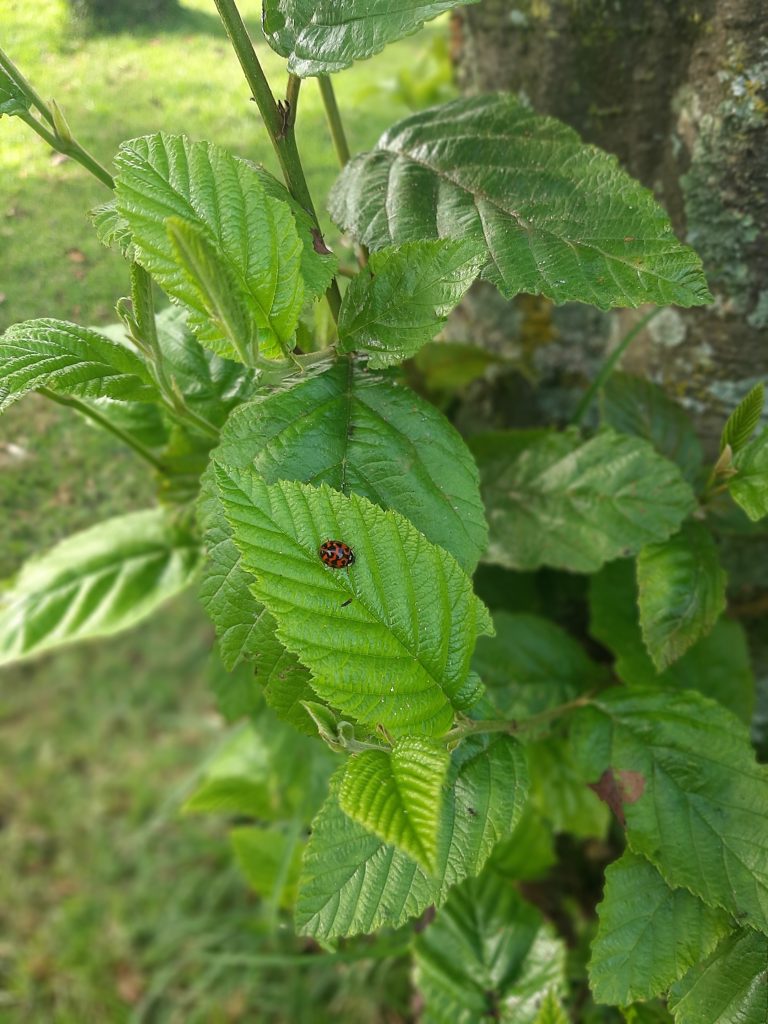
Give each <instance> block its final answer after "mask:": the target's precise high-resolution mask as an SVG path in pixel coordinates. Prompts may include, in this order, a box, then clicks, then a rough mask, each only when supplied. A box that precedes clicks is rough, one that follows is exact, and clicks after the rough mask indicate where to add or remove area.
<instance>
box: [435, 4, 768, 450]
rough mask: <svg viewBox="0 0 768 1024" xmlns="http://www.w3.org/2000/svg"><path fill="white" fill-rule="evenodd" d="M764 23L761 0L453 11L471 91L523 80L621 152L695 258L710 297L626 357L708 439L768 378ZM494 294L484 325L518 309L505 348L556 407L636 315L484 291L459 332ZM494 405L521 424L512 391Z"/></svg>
mask: <svg viewBox="0 0 768 1024" xmlns="http://www.w3.org/2000/svg"><path fill="white" fill-rule="evenodd" d="M767 26H768V0H517V2H510V0H483V2H482V3H480V4H479V5H477V6H471V7H466V8H463V9H461V10H460V12H459V13H457V14H456V15H455V20H454V41H455V53H456V58H457V66H458V74H459V79H460V82H461V84H462V87H463V88H464V90H465V91H467V92H478V91H487V90H492V89H509V90H512V91H515V92H519V93H521V94H522V95H524V96H525V97H527V99H528V100H529V101H530V103H531V105H532V106H533V108H534V109H535V110H536V111H537V112H538V113H542V114H552V115H554V116H556V117H558V118H560V119H562V120H563V121H565V122H567V123H568V124H570V125H571V126H573V127H574V128H575V129H576V130H577V131H579V133H580V134H581V135H582V137H583V138H584V139H586V140H587V141H589V142H593V143H595V144H597V145H599V146H601V147H603V148H604V149H607V150H609V151H611V152H613V153H615V154H616V155H617V156H618V157H619V159H620V160H621V162H622V164H623V165H624V166H625V167H626V168H627V170H629V171H630V172H631V173H632V174H633V175H635V176H636V177H637V178H639V179H640V180H641V181H642V182H643V183H644V184H646V185H647V186H648V187H649V188H652V189H653V190H654V192H655V193H656V195H657V197H658V198H659V200H660V202H661V203H662V205H663V206H664V207H665V208H666V209H667V210H668V212H669V213H670V215H671V217H672V220H673V223H674V226H675V229H676V231H677V232H678V235H679V236H680V237H682V238H686V239H687V240H688V241H689V242H690V243H691V244H692V245H694V246H695V248H696V249H697V250H698V252H699V253H700V255H701V256H702V258H703V260H704V263H705V268H706V271H707V276H708V279H709V282H710V288H711V290H712V292H713V294H714V295H715V300H716V301H715V304H714V305H713V306H711V307H709V308H707V309H703V310H688V311H686V310H677V309H669V310H665V311H664V312H663V313H662V314H659V315H658V316H657V317H656V318H655V319H654V320H653V321H652V322H651V324H650V325H649V327H648V329H647V330H646V331H645V332H644V333H643V334H642V335H641V336H640V337H639V338H638V339H637V340H636V341H635V342H634V343H633V346H632V348H631V350H630V352H629V354H628V356H627V357H626V358H625V361H624V366H625V367H626V368H627V369H630V370H632V371H633V372H637V373H640V374H644V375H648V376H650V377H651V378H652V379H654V380H656V381H657V382H660V383H662V384H663V385H665V386H666V387H667V388H668V389H669V390H670V391H672V392H673V393H674V394H676V395H677V396H678V397H679V398H680V399H681V400H682V401H683V403H684V404H685V405H687V407H688V408H689V409H690V410H692V411H693V413H694V414H695V416H696V420H697V425H698V429H699V432H700V434H701V436H702V439H703V440H704V442H705V444H706V445H707V446H708V447H709V449H710V450H711V449H712V448H713V447H714V446H715V444H716V442H717V439H718V437H719V432H720V429H721V426H722V422H723V416H724V413H725V412H727V411H729V410H730V408H731V407H732V406H733V405H734V404H735V402H736V401H737V400H738V399H739V398H740V397H741V396H742V395H743V394H744V393H745V392H746V391H747V390H748V389H749V387H750V386H751V385H752V384H753V383H755V381H756V380H758V379H761V378H765V377H766V376H767V375H768V34H767V33H766V27H767ZM489 304H490V308H491V309H492V313H491V319H492V324H491V327H490V328H488V327H487V326H486V327H484V328H483V330H484V331H485V334H486V336H488V333H489V331H490V334H491V336H492V338H498V337H500V336H501V335H502V334H503V329H502V328H501V326H500V325H501V323H502V322H504V324H505V328H504V329H506V330H507V332H508V333H509V328H510V320H509V318H510V317H511V318H512V324H511V326H512V334H513V337H514V339H515V340H514V342H513V343H512V346H513V348H514V349H515V350H516V352H517V354H518V355H519V356H522V357H523V358H524V359H527V360H528V362H529V365H530V366H531V368H532V369H533V370H534V371H535V373H536V374H537V376H538V377H539V379H540V380H542V379H543V381H544V383H545V384H546V383H549V384H550V388H549V389H548V388H546V387H545V388H543V389H542V391H544V392H545V395H546V393H547V391H549V394H548V397H545V404H546V403H547V402H548V403H549V407H548V408H546V412H547V413H548V414H550V415H551V414H552V413H553V412H554V413H555V414H557V413H558V412H559V413H560V415H561V416H564V415H567V413H568V408H567V406H568V404H569V399H570V398H572V395H573V391H571V392H570V395H569V388H573V387H574V386H575V385H578V383H579V378H581V380H582V381H583V380H584V379H585V378H587V377H589V376H591V374H592V373H593V372H594V369H595V368H596V366H597V365H598V364H599V362H600V360H601V358H602V356H603V354H604V351H605V349H606V348H607V347H610V345H611V343H612V342H615V340H616V339H617V338H618V337H620V336H621V335H622V334H623V333H624V331H625V330H626V329H627V328H628V327H629V326H630V325H631V324H632V323H633V322H635V321H636V320H637V319H639V316H640V315H642V311H641V312H640V313H638V312H636V311H623V312H621V313H614V314H611V315H609V316H603V315H600V314H595V313H593V312H591V311H587V310H585V309H584V308H579V307H578V306H573V307H563V308H560V309H557V310H551V309H549V308H548V304H546V303H541V302H536V301H533V300H524V301H523V302H522V303H518V304H517V308H516V309H515V310H514V311H512V312H511V313H510V312H507V313H505V312H504V311H503V310H502V309H501V307H500V306H499V304H498V303H496V302H495V301H494V300H492V299H491V298H490V296H488V295H487V294H486V293H482V295H478V294H477V293H476V294H475V297H474V303H472V302H471V303H470V306H469V308H468V309H467V310H466V311H465V320H464V322H463V323H461V324H460V325H459V327H458V333H461V332H462V331H466V330H470V329H471V330H472V331H473V332H476V331H477V330H478V323H477V313H478V310H480V309H483V310H487V309H488V307H489ZM507 345H508V346H509V342H507ZM552 386H554V390H553V387H552ZM506 387H507V388H509V387H511V385H509V384H507V385H506ZM513 390H514V389H513ZM498 397H499V396H498V395H496V399H498ZM486 406H488V407H489V408H490V407H491V406H494V407H495V409H494V412H493V413H492V414H490V413H489V414H488V416H486V418H490V419H491V420H493V421H495V422H498V421H499V417H500V415H503V417H504V418H505V419H507V420H508V421H510V422H514V421H515V418H516V417H515V415H514V413H513V412H510V408H511V406H510V403H502V406H506V409H507V411H506V412H505V413H503V414H500V412H499V408H500V406H499V404H498V402H497V401H491V402H486ZM479 411H480V413H481V414H482V410H479ZM486 412H487V410H486ZM477 413H478V409H477V408H475V409H474V410H473V411H472V415H475V414H477Z"/></svg>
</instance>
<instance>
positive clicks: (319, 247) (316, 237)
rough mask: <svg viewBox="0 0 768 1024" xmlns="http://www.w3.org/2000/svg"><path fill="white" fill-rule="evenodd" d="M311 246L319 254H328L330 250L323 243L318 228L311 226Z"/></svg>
mask: <svg viewBox="0 0 768 1024" xmlns="http://www.w3.org/2000/svg"><path fill="white" fill-rule="evenodd" d="M312 247H313V248H314V250H315V252H318V253H320V255H321V256H330V255H331V250H330V249H329V248H328V246H327V245H326V244H325V240H324V239H323V236H322V233H321V231H320V228H312Z"/></svg>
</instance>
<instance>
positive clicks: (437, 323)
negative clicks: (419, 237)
mask: <svg viewBox="0 0 768 1024" xmlns="http://www.w3.org/2000/svg"><path fill="white" fill-rule="evenodd" d="M481 263H482V259H481V257H480V255H479V254H478V247H477V245H476V244H475V243H473V242H466V241H465V242H453V241H450V240H443V241H436V242H410V243H408V244H407V245H401V246H398V247H397V248H392V249H383V250H382V251H381V252H378V253H372V255H371V258H370V261H369V263H368V266H367V267H365V268H364V269H363V270H361V271H360V273H359V274H358V275H357V276H356V277H354V278H353V279H352V281H351V282H350V285H349V288H347V291H346V292H345V294H344V300H343V302H342V304H341V313H340V315H339V340H340V342H341V347H342V350H343V351H346V352H350V351H353V350H357V351H358V352H367V353H368V357H369V358H368V365H369V366H371V367H374V368H379V367H382V366H391V365H392V364H393V363H399V362H402V361H403V360H404V359H407V358H408V357H409V356H412V355H415V354H416V352H418V350H419V349H420V348H421V346H422V345H425V344H426V343H427V342H428V341H431V340H432V338H434V336H435V335H436V334H437V332H438V331H439V330H440V328H441V327H442V325H443V324H444V323H445V320H446V318H447V316H448V314H449V313H450V312H451V310H452V309H453V308H454V306H456V305H457V304H458V302H459V300H460V299H461V297H462V295H463V294H464V292H465V291H466V290H467V288H469V286H470V285H471V284H472V282H473V280H474V279H475V278H476V277H477V275H478V273H479V271H480V266H481Z"/></svg>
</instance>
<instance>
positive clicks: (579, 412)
mask: <svg viewBox="0 0 768 1024" xmlns="http://www.w3.org/2000/svg"><path fill="white" fill-rule="evenodd" d="M663 308H664V307H663V306H657V307H656V309H652V310H651V311H650V313H646V314H645V316H644V317H642V319H640V320H638V321H637V323H636V324H635V325H634V327H632V328H630V330H628V331H627V333H626V334H625V335H624V337H623V338H622V339H621V341H620V342H619V344H618V345H617V346H616V348H615V349H614V350H613V352H611V354H610V355H609V356H608V358H607V359H606V361H605V362H604V363H603V365H602V366H601V368H600V372H599V373H598V375H597V376H596V377H595V379H594V380H593V381H592V383H591V384H590V386H589V387H588V388H587V390H586V391H585V393H584V395H583V396H582V399H581V401H580V402H579V404H578V405H577V406H576V412H575V413H574V414H573V416H572V418H571V423H572V424H573V425H577V424H579V423H581V421H582V420H583V419H584V416H585V414H586V412H587V409H589V407H590V405H591V404H592V402H593V401H594V398H595V395H596V394H597V393H598V391H600V390H601V389H602V388H603V387H605V385H606V383H607V381H608V378H609V377H610V376H611V374H612V373H613V371H614V370H615V369H616V364H617V363H618V362H619V360H620V359H621V357H622V356H623V355H624V353H625V352H626V351H627V349H628V348H629V346H630V345H631V344H632V342H633V341H634V340H635V338H636V337H637V336H638V334H639V333H640V332H641V331H642V330H644V328H645V327H647V326H648V324H649V323H650V322H651V320H653V318H654V317H655V316H658V315H659V313H660V312H661V311H662V309H663Z"/></svg>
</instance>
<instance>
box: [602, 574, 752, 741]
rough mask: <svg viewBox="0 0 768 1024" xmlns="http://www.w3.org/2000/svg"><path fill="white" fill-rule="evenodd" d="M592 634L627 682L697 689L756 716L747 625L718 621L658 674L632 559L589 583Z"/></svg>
mask: <svg viewBox="0 0 768 1024" xmlns="http://www.w3.org/2000/svg"><path fill="white" fill-rule="evenodd" d="M589 604H590V633H591V634H592V636H593V637H595V639H596V640H599V641H600V643H602V644H603V645H604V646H605V647H607V648H608V650H610V651H612V652H613V654H614V655H615V656H616V662H615V665H614V670H615V672H616V674H617V675H618V677H619V678H620V679H621V680H622V681H623V682H625V683H627V684H628V685H629V686H641V687H649V686H655V687H658V688H659V689H662V688H664V689H673V690H674V689H681V690H698V691H699V692H700V693H703V694H704V696H706V697H712V698H714V699H715V700H718V701H720V703H721V704H723V705H724V706H725V707H727V708H729V709H730V710H731V711H733V712H734V714H736V715H738V716H739V718H741V720H742V721H743V722H749V721H750V720H751V718H752V710H753V708H754V703H755V678H754V675H753V672H752V667H751V661H750V654H749V649H748V646H747V638H746V634H745V632H744V628H743V626H741V624H740V623H738V622H735V621H733V620H731V619H724V618H721V619H719V620H718V621H717V622H716V623H715V626H714V628H713V629H712V632H711V633H709V634H708V635H707V636H705V637H703V638H702V639H701V640H699V641H698V643H696V644H694V645H693V647H691V648H690V650H688V651H686V653H685V654H684V655H683V656H682V657H681V658H679V659H678V661H676V662H674V664H672V665H670V666H669V668H667V669H666V670H665V671H664V672H657V670H656V668H655V666H654V664H653V662H652V661H651V659H650V657H649V655H648V652H647V651H646V649H645V644H644V643H643V638H642V634H641V632H640V623H639V619H638V606H637V584H636V581H635V573H634V571H633V567H632V563H631V562H613V563H612V564H610V565H607V566H605V568H604V569H603V570H602V571H601V572H600V573H599V574H598V575H597V576H594V577H593V578H592V580H591V581H590V597H589Z"/></svg>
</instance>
